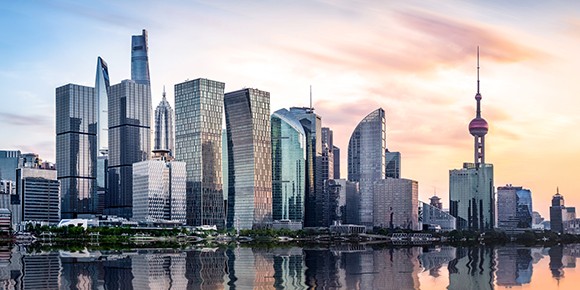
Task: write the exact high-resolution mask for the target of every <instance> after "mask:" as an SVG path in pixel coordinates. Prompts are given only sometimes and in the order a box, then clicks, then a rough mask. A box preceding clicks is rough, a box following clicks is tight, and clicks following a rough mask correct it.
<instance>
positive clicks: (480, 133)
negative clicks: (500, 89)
mask: <svg viewBox="0 0 580 290" xmlns="http://www.w3.org/2000/svg"><path fill="white" fill-rule="evenodd" d="M475 101H476V102H477V108H476V110H475V118H474V119H473V120H471V122H469V133H470V134H471V135H473V137H474V139H475V140H474V156H475V168H479V166H480V165H481V164H485V135H486V134H487V131H488V130H489V126H488V124H487V121H486V120H485V119H484V118H482V117H481V94H480V93H479V47H477V93H476V94H475Z"/></svg>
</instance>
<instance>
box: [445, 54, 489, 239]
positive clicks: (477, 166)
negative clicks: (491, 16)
mask: <svg viewBox="0 0 580 290" xmlns="http://www.w3.org/2000/svg"><path fill="white" fill-rule="evenodd" d="M475 100H476V105H477V106H476V111H475V118H474V119H473V120H471V122H470V123H469V133H470V134H471V135H473V137H474V149H475V150H474V158H475V162H474V163H464V164H463V168H461V169H453V170H450V171H449V206H450V213H451V215H453V216H454V217H455V218H456V219H457V229H458V230H475V231H484V230H491V229H493V228H494V225H495V196H494V187H493V165H492V164H487V163H485V135H486V134H487V132H488V129H489V126H488V124H487V121H486V120H485V119H483V118H482V117H481V94H480V92H479V48H478V52H477V93H476V94H475Z"/></svg>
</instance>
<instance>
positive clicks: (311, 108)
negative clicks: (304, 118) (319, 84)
mask: <svg viewBox="0 0 580 290" xmlns="http://www.w3.org/2000/svg"><path fill="white" fill-rule="evenodd" d="M310 110H314V108H313V107H312V85H310Z"/></svg>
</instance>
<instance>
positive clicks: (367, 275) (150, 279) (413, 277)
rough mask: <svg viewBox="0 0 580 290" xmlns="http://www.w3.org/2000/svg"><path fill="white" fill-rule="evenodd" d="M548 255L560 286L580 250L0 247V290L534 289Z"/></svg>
mask: <svg viewBox="0 0 580 290" xmlns="http://www.w3.org/2000/svg"><path fill="white" fill-rule="evenodd" d="M545 256H549V258H550V263H549V269H550V271H551V275H552V276H553V277H554V278H555V279H557V280H558V281H559V280H560V279H563V278H564V276H565V275H564V271H565V269H566V268H575V267H576V258H577V257H579V256H580V245H573V246H565V247H563V246H553V247H551V248H544V249H540V248H526V247H520V246H507V247H495V248H493V247H485V246H476V247H459V248H454V247H449V246H443V247H425V248H421V247H402V248H389V247H386V248H385V247H375V246H373V247H371V246H365V245H350V244H347V245H336V246H329V247H314V248H312V247H311V248H300V247H287V248H249V247H236V248H225V247H221V248H218V247H216V248H202V249H190V250H179V249H176V250H172V249H142V250H125V251H88V250H83V251H75V252H73V251H59V252H42V251H41V252H34V251H32V252H29V251H28V250H27V249H26V248H24V247H12V246H4V247H2V246H0V289H59V288H60V289H91V290H92V289H139V290H146V289H212V290H213V289H224V288H229V289H419V288H421V285H420V280H419V277H420V275H419V274H420V273H421V272H428V273H429V275H430V276H431V277H433V278H434V279H436V280H437V279H441V281H446V279H445V278H438V277H440V275H443V274H442V273H444V272H445V271H443V270H441V268H442V267H447V271H448V272H449V285H448V289H493V288H494V285H498V286H505V287H512V286H520V285H524V284H529V285H530V286H531V287H535V286H534V283H533V282H534V281H533V280H532V274H533V270H532V269H533V264H535V263H538V262H539V261H540V260H541V259H542V258H543V257H545ZM536 267H537V265H536ZM540 272H541V271H540ZM570 276H571V277H572V276H573V275H570ZM569 279H572V278H569ZM443 283H445V282H443ZM494 283H495V284H494ZM427 286H428V284H427ZM423 287H425V285H423Z"/></svg>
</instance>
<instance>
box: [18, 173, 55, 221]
mask: <svg viewBox="0 0 580 290" xmlns="http://www.w3.org/2000/svg"><path fill="white" fill-rule="evenodd" d="M56 174H57V173H56V171H55V170H53V169H41V168H39V167H38V166H34V167H23V168H18V169H17V170H16V179H17V181H16V196H17V197H16V199H17V201H16V202H13V204H16V203H17V205H15V206H12V207H11V211H12V224H13V228H14V229H15V230H24V222H29V221H33V222H44V223H49V224H52V225H56V224H57V223H58V222H59V221H60V200H59V183H58V180H57V177H56Z"/></svg>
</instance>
